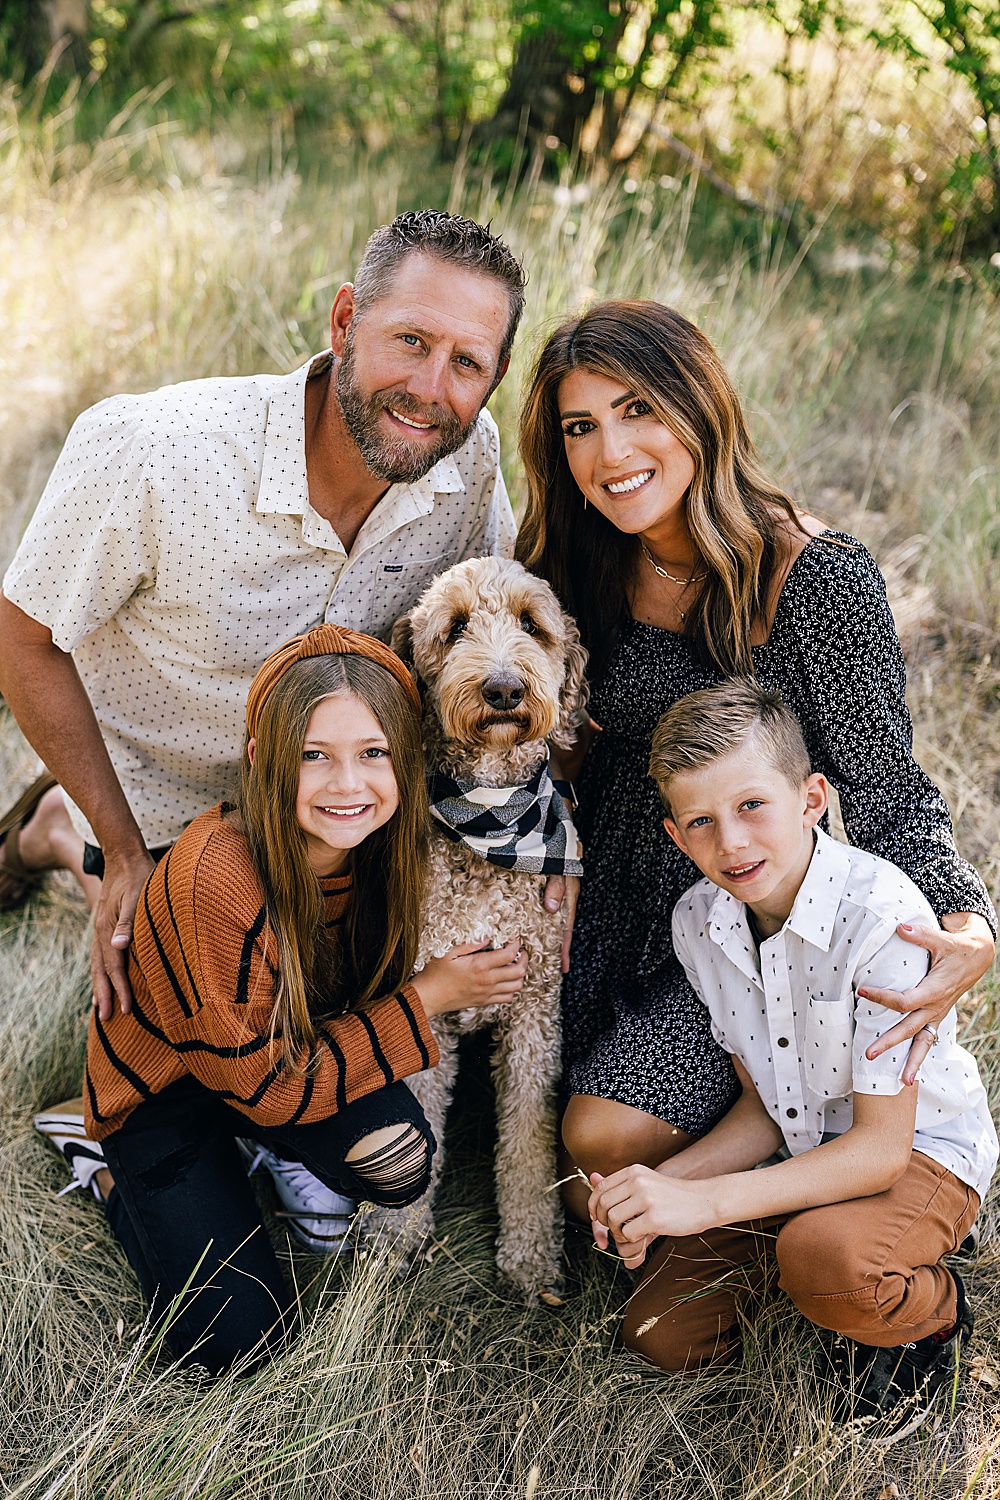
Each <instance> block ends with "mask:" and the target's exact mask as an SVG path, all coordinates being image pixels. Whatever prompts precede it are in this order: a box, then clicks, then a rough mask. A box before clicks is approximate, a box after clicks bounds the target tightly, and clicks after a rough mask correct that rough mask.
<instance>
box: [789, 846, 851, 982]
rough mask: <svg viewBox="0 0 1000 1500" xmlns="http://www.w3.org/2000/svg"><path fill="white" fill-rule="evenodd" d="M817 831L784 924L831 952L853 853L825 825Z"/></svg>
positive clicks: (826, 951) (806, 939)
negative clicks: (810, 856)
mask: <svg viewBox="0 0 1000 1500" xmlns="http://www.w3.org/2000/svg"><path fill="white" fill-rule="evenodd" d="M815 835H816V847H815V849H814V850H813V857H812V859H811V860H810V861H809V868H808V870H807V871H806V875H805V879H804V880H803V882H802V884H801V885H800V886H799V893H798V895H797V896H796V898H795V903H794V905H793V906H792V909H791V911H790V912H789V915H788V921H787V922H786V923H785V927H786V928H788V929H789V931H791V932H794V933H796V934H797V936H799V937H800V938H802V939H804V941H805V942H807V943H812V945H813V947H814V948H819V949H820V950H821V951H822V952H823V953H829V951H830V944H831V942H832V941H833V933H834V928H835V926H836V922H837V910H838V908H839V906H840V902H841V898H842V897H843V894H844V891H845V889H846V888H847V882H848V880H849V879H850V875H851V856H850V855H849V854H848V852H847V850H846V849H845V848H844V846H843V844H838V843H837V842H836V840H835V839H832V838H831V837H830V835H829V834H828V833H824V832H823V830H822V828H817V829H815Z"/></svg>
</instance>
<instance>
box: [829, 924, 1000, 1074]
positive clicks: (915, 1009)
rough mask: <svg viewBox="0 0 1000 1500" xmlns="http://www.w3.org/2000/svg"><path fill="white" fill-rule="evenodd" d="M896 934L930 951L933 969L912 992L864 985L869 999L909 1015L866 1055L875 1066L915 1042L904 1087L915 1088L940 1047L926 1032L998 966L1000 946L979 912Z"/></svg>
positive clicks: (906, 926) (906, 928)
mask: <svg viewBox="0 0 1000 1500" xmlns="http://www.w3.org/2000/svg"><path fill="white" fill-rule="evenodd" d="M942 928H943V929H944V930H943V931H942ZM896 931H897V932H898V934H899V936H900V937H901V938H905V939H906V941H907V942H908V943H916V944H917V945H918V946H919V947H921V948H926V949H927V951H928V952H929V953H930V955H931V966H930V969H929V970H928V972H927V974H926V975H925V976H924V978H923V979H922V980H921V981H920V983H919V984H918V985H917V986H916V987H915V988H914V989H912V990H906V991H903V992H901V991H899V990H881V989H876V988H875V987H874V986H873V985H862V987H861V988H860V989H859V990H858V994H859V995H861V996H862V998H863V999H865V1000H873V1001H874V1002H875V1004H876V1005H885V1006H886V1007H888V1009H889V1010H898V1011H902V1012H903V1013H904V1019H903V1020H902V1021H900V1022H898V1023H897V1025H895V1026H893V1027H892V1029H891V1030H890V1031H887V1032H885V1034H884V1035H883V1036H880V1037H879V1039H878V1041H877V1042H873V1043H872V1045H871V1046H870V1047H869V1048H868V1051H867V1052H866V1054H865V1056H866V1057H868V1058H869V1059H870V1060H872V1061H874V1059H875V1058H876V1057H880V1056H881V1055H882V1053H883V1052H888V1051H889V1050H890V1049H891V1048H892V1047H898V1046H899V1044H900V1042H906V1041H909V1040H910V1038H911V1037H912V1038H913V1041H912V1044H911V1046H910V1050H909V1053H908V1055H907V1058H906V1066H905V1067H904V1069H903V1082H904V1083H915V1082H916V1077H917V1073H918V1071H919V1069H920V1064H921V1063H922V1062H923V1060H924V1058H925V1057H926V1056H927V1054H928V1052H929V1051H930V1050H931V1047H932V1046H933V1045H934V1041H933V1038H932V1037H931V1035H930V1034H929V1033H928V1032H926V1031H924V1030H923V1028H924V1027H925V1026H927V1025H931V1026H933V1027H934V1028H935V1029H937V1027H938V1026H940V1024H941V1022H942V1021H943V1020H944V1018H945V1016H946V1015H947V1014H948V1012H949V1011H950V1010H951V1008H952V1006H953V1005H954V1004H955V1002H956V1001H957V1000H959V999H960V998H961V996H962V995H964V994H965V993H966V991H968V990H970V989H971V988H972V986H973V985H974V984H975V983H976V982H977V980H979V979H982V977H983V975H984V974H985V973H986V970H987V969H988V968H989V966H990V964H991V963H992V962H993V954H994V951H995V944H994V942H993V934H992V933H991V932H990V929H989V925H988V923H987V922H986V919H985V917H981V916H980V915H979V913H978V912H968V911H958V912H949V913H948V915H947V916H944V917H942V918H941V927H917V926H914V925H911V924H910V923H909V922H903V923H901V924H900V925H899V926H898V927H897V928H896Z"/></svg>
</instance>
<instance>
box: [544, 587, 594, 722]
mask: <svg viewBox="0 0 1000 1500" xmlns="http://www.w3.org/2000/svg"><path fill="white" fill-rule="evenodd" d="M563 618H564V620H565V625H566V636H565V641H564V651H565V655H566V676H565V677H564V678H563V685H562V690H561V692H560V694H559V722H558V723H557V724H556V727H555V729H554V730H553V731H552V733H551V734H550V735H549V739H550V740H551V741H552V743H553V744H554V745H558V746H559V748H560V750H572V748H573V745H574V744H575V743H576V732H577V730H578V728H579V727H580V725H581V724H582V723H584V721H585V720H586V717H587V699H588V698H589V696H590V688H589V686H588V684H587V679H586V677H585V675H584V674H585V672H586V670H587V653H586V651H585V650H584V648H583V646H582V645H581V644H580V632H579V630H578V629H577V628H576V624H575V622H574V621H573V620H571V619H570V618H569V616H568V615H564V616H563Z"/></svg>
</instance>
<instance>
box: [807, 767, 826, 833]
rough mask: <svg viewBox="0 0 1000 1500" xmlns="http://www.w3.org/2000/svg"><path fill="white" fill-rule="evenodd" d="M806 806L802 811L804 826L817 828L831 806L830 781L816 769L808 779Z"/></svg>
mask: <svg viewBox="0 0 1000 1500" xmlns="http://www.w3.org/2000/svg"><path fill="white" fill-rule="evenodd" d="M803 790H804V792H805V798H806V800H805V808H804V811H803V813H802V826H803V828H815V827H816V824H817V823H818V822H819V820H820V818H821V817H822V816H823V814H824V813H825V812H826V810H827V808H828V807H829V806H830V783H829V782H828V781H827V779H826V777H825V776H823V775H821V774H820V772H819V771H814V772H813V773H812V775H811V776H810V777H808V779H807V780H806V784H805V787H804V788H803Z"/></svg>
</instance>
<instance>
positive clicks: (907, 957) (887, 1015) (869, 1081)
mask: <svg viewBox="0 0 1000 1500" xmlns="http://www.w3.org/2000/svg"><path fill="white" fill-rule="evenodd" d="M929 964H930V954H929V953H928V952H927V950H926V949H925V948H920V947H918V946H917V945H916V944H915V943H908V942H906V941H905V939H904V938H901V937H900V936H899V935H898V934H897V933H896V932H892V933H891V934H890V935H889V936H888V937H887V938H886V940H885V942H884V943H883V944H882V946H881V947H880V948H878V949H877V951H876V952H875V953H874V954H873V955H872V957H871V958H869V959H868V960H867V961H866V962H863V963H862V964H861V965H860V966H859V968H858V970H857V972H856V973H855V976H854V986H855V988H857V987H858V986H862V987H867V986H868V985H871V986H872V987H873V988H877V989H888V990H899V991H900V992H905V991H906V990H912V989H913V988H914V987H915V986H916V985H918V984H919V983H920V981H921V979H923V977H924V975H925V974H926V973H927V969H928V965H929ZM899 1019H900V1016H899V1013H898V1012H897V1011H894V1010H887V1009H886V1007H885V1006H884V1005H875V1004H873V1003H872V1001H870V1000H864V999H862V998H861V997H860V996H858V997H857V998H856V1001H855V1006H854V1051H853V1069H854V1077H853V1086H854V1091H855V1092H856V1093H859V1094H886V1095H890V1096H891V1095H894V1094H898V1093H899V1092H900V1090H901V1089H902V1087H903V1081H902V1076H901V1075H902V1072H903V1066H904V1064H905V1062H906V1057H907V1053H908V1052H909V1045H908V1043H902V1044H901V1045H900V1046H899V1047H893V1048H891V1049H890V1050H889V1051H888V1052H883V1053H882V1056H881V1057H877V1058H875V1060H874V1062H871V1061H869V1059H868V1058H867V1057H866V1056H865V1052H866V1051H867V1050H868V1048H869V1047H870V1046H871V1044H872V1042H874V1041H877V1040H878V1038H879V1037H880V1036H882V1035H884V1033H885V1032H887V1031H889V1030H891V1028H892V1027H893V1026H895V1025H896V1024H897V1022H898V1021H899Z"/></svg>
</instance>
